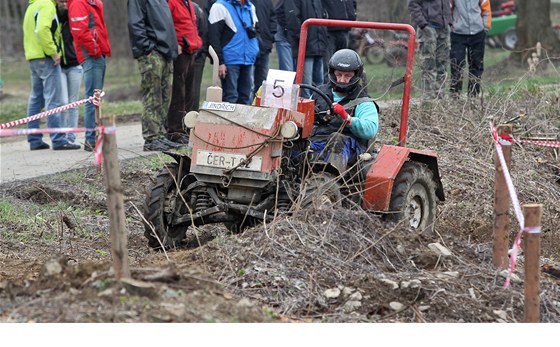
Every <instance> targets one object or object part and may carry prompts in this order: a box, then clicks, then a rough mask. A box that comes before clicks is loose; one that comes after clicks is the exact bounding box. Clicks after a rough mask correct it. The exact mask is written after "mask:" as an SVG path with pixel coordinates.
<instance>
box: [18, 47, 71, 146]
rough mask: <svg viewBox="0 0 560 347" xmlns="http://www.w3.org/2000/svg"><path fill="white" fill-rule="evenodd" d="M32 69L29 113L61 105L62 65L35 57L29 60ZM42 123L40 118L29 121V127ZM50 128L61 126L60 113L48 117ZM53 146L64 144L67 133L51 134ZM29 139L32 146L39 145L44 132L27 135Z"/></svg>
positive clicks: (36, 126) (34, 127) (32, 127)
mask: <svg viewBox="0 0 560 347" xmlns="http://www.w3.org/2000/svg"><path fill="white" fill-rule="evenodd" d="M29 68H30V70H31V95H29V100H28V103H27V115H28V116H33V115H35V114H37V113H39V112H41V110H42V109H43V107H44V108H45V110H50V109H53V108H56V107H59V106H60V105H61V104H60V87H61V82H60V74H61V72H60V65H55V64H54V61H53V60H52V59H51V58H41V59H33V60H30V61H29ZM40 124H41V120H40V119H36V120H34V121H31V122H29V123H27V128H29V129H36V128H39V125H40ZM47 127H48V128H60V113H55V114H53V115H50V116H48V117H47ZM50 137H51V141H52V144H53V147H58V146H61V145H64V144H65V143H66V142H67V140H66V134H64V133H52V134H50ZM27 141H28V142H29V146H30V147H31V148H35V147H38V146H39V145H41V143H42V142H43V135H42V134H33V135H27Z"/></svg>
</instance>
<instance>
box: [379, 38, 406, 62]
mask: <svg viewBox="0 0 560 347" xmlns="http://www.w3.org/2000/svg"><path fill="white" fill-rule="evenodd" d="M390 33H391V35H392V36H393V38H392V39H391V40H389V41H387V43H386V48H385V60H386V61H387V65H389V66H390V67H397V66H405V65H406V59H407V55H408V43H407V41H408V34H407V33H406V32H401V31H395V30H390Z"/></svg>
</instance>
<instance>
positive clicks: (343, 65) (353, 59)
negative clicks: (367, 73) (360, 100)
mask: <svg viewBox="0 0 560 347" xmlns="http://www.w3.org/2000/svg"><path fill="white" fill-rule="evenodd" d="M334 70H340V71H354V76H353V77H352V79H351V80H350V82H348V83H339V82H337V80H336V76H335V75H334ZM363 72H364V64H363V63H362V59H360V56H359V55H358V53H356V52H355V51H353V50H351V49H341V50H338V51H336V52H335V53H334V54H333V55H332V57H331V59H330V60H329V82H330V85H331V87H333V89H334V90H335V91H337V92H341V93H349V92H351V91H352V90H353V89H354V88H356V87H357V86H358V84H359V82H360V79H361V78H362V74H363Z"/></svg>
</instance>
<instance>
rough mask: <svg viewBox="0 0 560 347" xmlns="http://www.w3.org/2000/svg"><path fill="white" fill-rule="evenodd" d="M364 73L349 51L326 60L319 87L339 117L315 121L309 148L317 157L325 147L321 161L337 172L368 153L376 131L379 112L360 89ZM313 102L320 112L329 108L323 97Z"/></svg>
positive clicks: (357, 59)
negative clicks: (324, 76)
mask: <svg viewBox="0 0 560 347" xmlns="http://www.w3.org/2000/svg"><path fill="white" fill-rule="evenodd" d="M363 71H364V65H363V63H362V60H361V59H360V56H359V55H358V53H356V52H355V51H353V50H351V49H342V50H339V51H337V52H335V53H334V54H333V56H332V57H331V59H330V60H329V70H328V76H329V77H328V78H329V82H328V84H324V85H322V86H320V87H319V89H320V90H321V91H323V92H324V93H325V94H326V95H327V96H328V97H329V98H330V99H331V100H334V102H335V103H334V104H333V105H332V106H333V108H334V112H335V113H336V115H337V116H338V117H336V116H335V118H334V119H331V120H330V121H325V120H322V119H321V117H315V126H314V127H313V134H312V136H311V139H310V141H311V144H310V148H311V149H312V150H314V151H315V152H317V153H320V152H323V150H324V149H325V147H327V150H326V151H325V153H327V154H326V155H325V156H324V158H323V159H325V160H328V161H329V162H330V163H331V164H333V166H335V167H336V168H337V169H338V170H339V171H340V172H343V171H345V170H346V169H347V166H348V165H352V164H353V163H354V162H355V161H356V159H357V156H358V155H360V154H362V153H363V152H365V151H366V150H367V149H368V142H369V140H372V139H373V138H374V137H375V135H376V134H377V130H378V127H379V117H378V112H379V108H378V106H377V104H376V103H375V102H374V101H373V99H371V98H370V97H369V96H368V95H367V93H366V92H365V91H364V89H363V88H362V86H361V85H360V82H361V81H362V73H363ZM314 99H317V100H316V108H317V109H318V110H320V111H326V110H327V109H328V108H329V106H331V105H328V104H327V101H326V100H324V99H323V98H322V97H318V98H314ZM333 154H334V155H333Z"/></svg>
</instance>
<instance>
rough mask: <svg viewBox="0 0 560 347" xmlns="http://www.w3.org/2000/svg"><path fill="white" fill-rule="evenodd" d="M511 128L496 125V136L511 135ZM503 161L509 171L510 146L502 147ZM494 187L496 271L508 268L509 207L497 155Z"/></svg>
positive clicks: (494, 257)
mask: <svg viewBox="0 0 560 347" xmlns="http://www.w3.org/2000/svg"><path fill="white" fill-rule="evenodd" d="M511 133H512V126H511V125H509V124H506V125H498V134H511ZM502 152H503V153H504V159H505V161H506V164H507V167H508V169H509V167H510V163H511V145H510V146H508V145H502ZM494 166H495V168H496V170H495V178H494V179H495V183H494V184H495V187H494V242H493V244H492V264H493V265H494V267H496V268H498V269H505V268H507V266H508V261H509V259H508V241H509V238H508V230H507V229H508V217H509V215H508V211H509V205H510V199H509V193H508V189H507V185H506V180H505V178H504V172H503V170H502V166H501V165H500V160H499V159H498V156H497V154H496V155H495V156H494Z"/></svg>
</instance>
